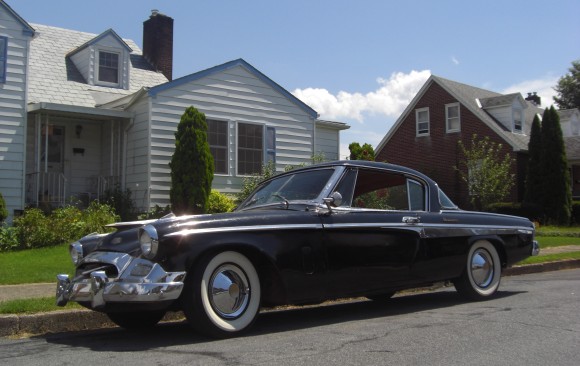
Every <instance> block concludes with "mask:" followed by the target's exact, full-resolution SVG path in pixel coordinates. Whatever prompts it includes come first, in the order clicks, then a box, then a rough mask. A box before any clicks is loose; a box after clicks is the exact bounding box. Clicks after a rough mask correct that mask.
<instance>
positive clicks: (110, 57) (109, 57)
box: [98, 51, 119, 85]
mask: <svg viewBox="0 0 580 366" xmlns="http://www.w3.org/2000/svg"><path fill="white" fill-rule="evenodd" d="M98 80H99V83H106V84H114V85H118V84H119V54H118V53H113V52H105V51H99V75H98Z"/></svg>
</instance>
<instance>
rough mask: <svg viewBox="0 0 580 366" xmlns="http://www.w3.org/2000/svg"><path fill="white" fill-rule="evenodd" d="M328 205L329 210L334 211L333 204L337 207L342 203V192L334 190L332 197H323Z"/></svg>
mask: <svg viewBox="0 0 580 366" xmlns="http://www.w3.org/2000/svg"><path fill="white" fill-rule="evenodd" d="M323 201H324V203H325V204H326V207H328V211H332V206H334V207H337V206H340V205H341V204H342V194H340V192H333V193H332V194H331V195H330V197H326V198H324V199H323Z"/></svg>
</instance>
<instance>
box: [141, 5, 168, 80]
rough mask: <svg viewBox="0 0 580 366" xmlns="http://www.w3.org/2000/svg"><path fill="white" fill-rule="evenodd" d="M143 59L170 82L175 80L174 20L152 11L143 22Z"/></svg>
mask: <svg viewBox="0 0 580 366" xmlns="http://www.w3.org/2000/svg"><path fill="white" fill-rule="evenodd" d="M143 57H145V59H146V60H147V61H149V62H150V63H151V64H152V65H153V67H154V68H155V69H156V70H157V71H161V72H162V73H163V75H165V77H166V78H167V79H169V80H172V78H173V18H171V17H168V16H167V15H163V14H161V13H160V12H159V11H158V10H157V9H153V10H151V16H150V17H149V19H147V20H146V21H144V22H143Z"/></svg>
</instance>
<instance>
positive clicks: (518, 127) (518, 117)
mask: <svg viewBox="0 0 580 366" xmlns="http://www.w3.org/2000/svg"><path fill="white" fill-rule="evenodd" d="M522 131H523V122H522V111H521V110H519V109H514V132H520V133H521V132H522Z"/></svg>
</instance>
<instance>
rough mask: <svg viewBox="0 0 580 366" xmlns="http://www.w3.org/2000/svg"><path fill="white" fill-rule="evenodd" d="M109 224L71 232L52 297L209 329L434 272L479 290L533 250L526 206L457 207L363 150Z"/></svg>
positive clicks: (434, 277) (229, 328) (122, 319)
mask: <svg viewBox="0 0 580 366" xmlns="http://www.w3.org/2000/svg"><path fill="white" fill-rule="evenodd" d="M112 226H114V227H115V228H116V229H117V230H116V231H115V232H113V233H110V234H93V235H88V236H85V237H84V238H82V239H80V240H79V241H77V242H75V243H73V244H71V246H70V253H71V256H72V260H73V262H74V263H75V265H76V274H75V276H74V278H72V279H71V278H69V276H68V275H64V274H63V275H58V284H57V304H58V305H61V306H64V305H65V304H66V303H67V302H68V301H76V302H78V303H80V304H81V305H83V306H85V307H87V308H90V309H94V310H96V311H100V312H104V313H106V314H107V315H108V316H109V318H110V319H111V320H112V321H113V322H115V323H116V324H118V325H120V326H121V327H125V328H141V327H149V326H153V325H155V324H156V323H157V322H158V321H159V320H160V319H161V318H162V317H163V316H164V314H165V313H166V312H167V311H176V310H183V312H184V314H185V317H186V318H187V320H188V322H189V323H190V324H191V326H192V327H193V328H194V329H196V330H197V331H199V332H202V333H204V334H206V335H210V336H213V337H228V336H233V335H237V334H239V333H240V332H242V331H244V330H246V329H247V328H248V327H249V326H250V325H251V324H252V323H253V322H254V320H255V319H256V317H257V315H258V313H259V311H260V308H261V307H270V306H275V305H282V304H311V303H318V302H322V301H324V300H328V299H336V298H343V297H353V296H357V297H358V296H364V297H367V298H369V299H372V300H386V299H388V298H390V297H391V296H393V294H394V293H395V292H396V291H400V290H403V289H408V288H413V287H418V286H424V285H426V284H432V283H434V282H439V281H451V282H453V283H454V285H455V287H456V289H457V291H458V292H459V293H461V294H462V295H464V296H465V297H466V298H468V299H471V300H483V299H487V298H490V297H491V296H492V295H494V294H495V293H496V291H497V289H498V286H499V283H500V276H501V270H502V268H506V267H507V266H510V265H512V264H514V263H516V262H518V261H521V260H522V259H524V258H526V257H528V256H530V255H535V254H537V253H538V251H539V248H538V245H537V242H536V241H535V240H534V226H533V224H532V223H531V222H530V221H529V220H527V219H525V218H520V217H513V216H505V215H497V214H490V213H481V212H468V211H462V210H460V209H458V208H457V206H455V205H454V204H453V203H452V202H451V200H450V199H449V198H448V197H447V196H446V195H445V194H444V193H443V192H442V191H441V190H440V189H439V187H438V186H437V184H436V183H435V182H434V181H432V180H431V179H429V178H428V177H426V176H425V175H423V174H421V173H419V172H416V171H414V170H411V169H407V168H404V167H401V166H395V165H389V164H384V163H375V162H363V161H340V162H331V163H323V164H318V165H313V166H310V167H306V168H301V169H295V170H291V171H289V172H286V173H282V174H279V175H277V176H275V177H273V178H271V179H269V180H266V181H264V182H263V183H261V184H260V185H259V186H258V188H257V189H256V190H255V191H254V192H253V193H252V194H251V195H250V196H249V197H248V198H247V199H246V200H245V201H244V202H243V203H241V204H240V206H239V207H238V208H237V209H236V210H235V212H233V213H224V214H215V215H197V216H180V217H176V216H173V215H170V216H168V217H164V218H161V219H159V220H150V221H142V222H127V223H117V224H113V225H112Z"/></svg>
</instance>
